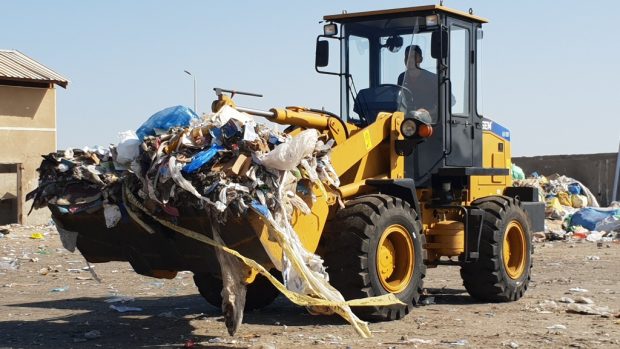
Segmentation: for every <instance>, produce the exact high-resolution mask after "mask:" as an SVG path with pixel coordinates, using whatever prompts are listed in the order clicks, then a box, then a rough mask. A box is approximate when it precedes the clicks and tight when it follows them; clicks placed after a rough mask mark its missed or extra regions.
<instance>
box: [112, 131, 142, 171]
mask: <svg viewBox="0 0 620 349" xmlns="http://www.w3.org/2000/svg"><path fill="white" fill-rule="evenodd" d="M118 136H119V138H120V139H121V141H120V142H119V143H118V145H117V146H116V153H117V154H116V159H115V160H116V163H118V164H120V165H122V166H123V167H126V166H129V164H131V162H132V161H134V160H135V159H136V158H138V155H140V143H142V142H140V140H139V139H138V136H137V135H136V133H135V132H134V131H125V132H120V133H119V134H118Z"/></svg>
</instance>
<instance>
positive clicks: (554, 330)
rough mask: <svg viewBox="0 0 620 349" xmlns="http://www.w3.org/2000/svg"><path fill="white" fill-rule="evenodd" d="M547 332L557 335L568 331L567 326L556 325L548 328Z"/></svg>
mask: <svg viewBox="0 0 620 349" xmlns="http://www.w3.org/2000/svg"><path fill="white" fill-rule="evenodd" d="M547 330H548V331H549V333H551V334H557V333H561V332H562V331H564V330H566V326H564V325H561V324H555V325H551V326H549V327H547Z"/></svg>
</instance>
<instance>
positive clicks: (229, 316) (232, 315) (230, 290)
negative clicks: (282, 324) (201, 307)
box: [211, 224, 250, 336]
mask: <svg viewBox="0 0 620 349" xmlns="http://www.w3.org/2000/svg"><path fill="white" fill-rule="evenodd" d="M211 231H212V232H213V239H214V240H215V241H216V242H217V243H219V244H220V245H225V244H224V240H222V238H221V237H220V233H219V230H218V227H217V224H214V225H213V226H212V228H211ZM215 255H216V257H217V260H218V262H219V263H220V271H221V273H222V314H224V323H225V324H226V329H227V330H228V334H230V335H231V336H233V335H234V334H235V333H236V332H237V329H238V328H239V326H240V325H241V322H242V321H243V310H244V308H245V300H246V294H247V287H246V285H245V283H244V282H243V279H244V278H245V276H247V275H248V274H249V273H250V268H248V267H247V266H246V265H244V264H243V262H241V261H240V260H239V259H238V258H235V257H234V256H233V255H231V254H228V253H226V252H225V251H222V250H221V249H216V250H215Z"/></svg>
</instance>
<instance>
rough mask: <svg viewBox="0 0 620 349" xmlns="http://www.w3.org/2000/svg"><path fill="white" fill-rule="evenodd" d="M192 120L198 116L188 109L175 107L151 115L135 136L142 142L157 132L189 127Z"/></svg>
mask: <svg viewBox="0 0 620 349" xmlns="http://www.w3.org/2000/svg"><path fill="white" fill-rule="evenodd" d="M192 119H198V115H196V113H194V112H193V111H192V110H191V109H189V108H188V107H184V106H182V105H177V106H176V107H170V108H166V109H164V110H160V111H158V112H157V113H155V114H153V115H152V116H151V117H150V118H148V120H146V121H145V122H144V123H143V124H142V126H140V127H139V128H138V130H137V131H136V134H137V135H138V138H139V139H140V140H143V139H144V137H146V136H155V135H156V134H157V132H158V131H159V132H160V133H161V132H166V131H168V130H169V129H171V128H172V127H176V126H182V127H183V126H189V124H190V123H191V121H192Z"/></svg>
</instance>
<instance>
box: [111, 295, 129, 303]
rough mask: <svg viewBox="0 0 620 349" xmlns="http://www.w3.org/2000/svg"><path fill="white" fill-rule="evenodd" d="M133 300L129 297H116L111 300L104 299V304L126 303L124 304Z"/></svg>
mask: <svg viewBox="0 0 620 349" xmlns="http://www.w3.org/2000/svg"><path fill="white" fill-rule="evenodd" d="M134 300H135V298H133V297H129V296H116V297H112V298H108V299H106V300H105V301H104V302H106V303H119V302H120V303H126V302H133V301H134Z"/></svg>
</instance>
